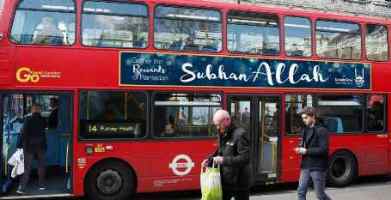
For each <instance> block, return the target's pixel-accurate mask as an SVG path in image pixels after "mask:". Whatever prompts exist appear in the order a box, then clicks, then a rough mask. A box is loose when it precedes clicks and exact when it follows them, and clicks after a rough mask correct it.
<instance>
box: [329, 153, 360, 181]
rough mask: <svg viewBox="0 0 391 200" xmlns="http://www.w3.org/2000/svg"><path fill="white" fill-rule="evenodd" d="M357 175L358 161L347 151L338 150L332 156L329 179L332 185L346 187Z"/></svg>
mask: <svg viewBox="0 0 391 200" xmlns="http://www.w3.org/2000/svg"><path fill="white" fill-rule="evenodd" d="M356 177H357V162H356V159H355V158H354V156H353V155H352V154H351V153H349V152H345V151H341V152H337V153H336V154H334V155H333V156H332V157H331V160H330V165H329V170H328V181H329V183H330V184H331V185H332V186H336V187H344V186H347V185H349V184H351V183H352V182H353V181H354V180H355V179H356Z"/></svg>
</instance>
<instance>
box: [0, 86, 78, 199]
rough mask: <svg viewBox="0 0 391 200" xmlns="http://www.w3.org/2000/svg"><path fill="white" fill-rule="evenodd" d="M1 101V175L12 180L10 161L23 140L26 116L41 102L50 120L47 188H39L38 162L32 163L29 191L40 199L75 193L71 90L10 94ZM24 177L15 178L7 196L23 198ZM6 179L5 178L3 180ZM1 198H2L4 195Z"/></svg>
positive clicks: (27, 190) (48, 127)
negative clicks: (20, 186) (18, 192)
mask: <svg viewBox="0 0 391 200" xmlns="http://www.w3.org/2000/svg"><path fill="white" fill-rule="evenodd" d="M0 99H1V100H0V101H1V111H2V112H1V118H2V120H1V122H2V126H1V127H2V130H1V132H0V134H1V137H0V138H1V144H2V147H1V151H2V152H1V155H2V163H1V170H2V172H1V176H2V180H6V179H11V170H12V168H11V166H9V165H8V163H7V161H8V160H9V159H10V157H11V156H12V155H13V154H14V153H15V152H16V150H17V148H18V143H19V141H20V140H21V129H22V127H23V123H24V121H25V119H26V118H27V117H28V116H30V115H31V112H30V110H31V106H32V104H33V103H38V104H39V105H41V115H42V116H43V117H44V119H45V120H46V121H47V123H46V124H47V127H46V130H45V134H46V155H45V163H46V183H45V185H46V186H47V190H45V191H39V188H38V182H37V181H38V180H37V176H36V168H37V163H36V161H33V162H32V163H31V167H32V172H31V176H30V180H29V184H28V186H27V188H26V194H28V195H29V196H34V197H36V198H39V197H40V195H41V196H42V197H50V195H54V196H58V195H59V194H69V193H70V192H71V180H70V177H71V175H70V174H69V172H70V171H71V170H70V165H69V164H70V163H71V155H72V152H71V149H72V148H71V141H72V140H71V133H72V128H71V127H72V112H71V111H72V108H73V107H72V95H70V94H67V93H21V92H18V93H7V94H4V95H3V96H2V98H0ZM19 179H20V176H17V177H16V178H12V184H11V185H12V186H11V187H10V189H9V190H7V192H6V194H2V195H3V196H6V198H11V199H12V198H13V197H15V198H20V195H16V193H15V192H16V189H17V186H18V184H19V181H18V180H19ZM2 182H3V181H2ZM0 199H2V197H1V195H0Z"/></svg>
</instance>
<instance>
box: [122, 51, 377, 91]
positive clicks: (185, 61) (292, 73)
mask: <svg viewBox="0 0 391 200" xmlns="http://www.w3.org/2000/svg"><path fill="white" fill-rule="evenodd" d="M120 59H121V60H120V85H161V86H211V87H222V86H223V87H224V86H225V87H288V88H341V89H343V88H346V89H370V88H371V74H370V73H371V69H370V68H371V65H370V64H360V63H338V62H323V61H294V60H265V59H255V58H254V59H252V58H238V57H221V56H196V55H171V54H158V53H132V52H123V53H121V56H120Z"/></svg>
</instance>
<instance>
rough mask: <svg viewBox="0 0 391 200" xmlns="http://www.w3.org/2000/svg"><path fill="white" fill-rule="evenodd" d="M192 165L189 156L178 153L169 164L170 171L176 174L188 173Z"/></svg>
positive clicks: (184, 174)
mask: <svg viewBox="0 0 391 200" xmlns="http://www.w3.org/2000/svg"><path fill="white" fill-rule="evenodd" d="M194 166H195V164H194V162H193V161H192V160H191V158H190V156H188V155H186V154H180V155H177V156H175V158H174V159H173V160H172V162H171V163H170V165H169V167H170V168H171V170H172V172H173V173H174V174H175V175H177V176H186V175H188V174H189V173H190V172H191V170H192V169H193V167H194Z"/></svg>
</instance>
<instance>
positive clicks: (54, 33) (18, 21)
mask: <svg viewBox="0 0 391 200" xmlns="http://www.w3.org/2000/svg"><path fill="white" fill-rule="evenodd" d="M75 26H76V17H75V5H74V2H73V0H56V1H50V0H40V1H36V0H23V1H21V2H20V3H19V5H18V8H17V10H16V14H15V19H14V22H13V26H12V31H11V39H12V40H13V41H15V42H16V43H19V44H38V45H71V44H73V43H74V42H75Z"/></svg>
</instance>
